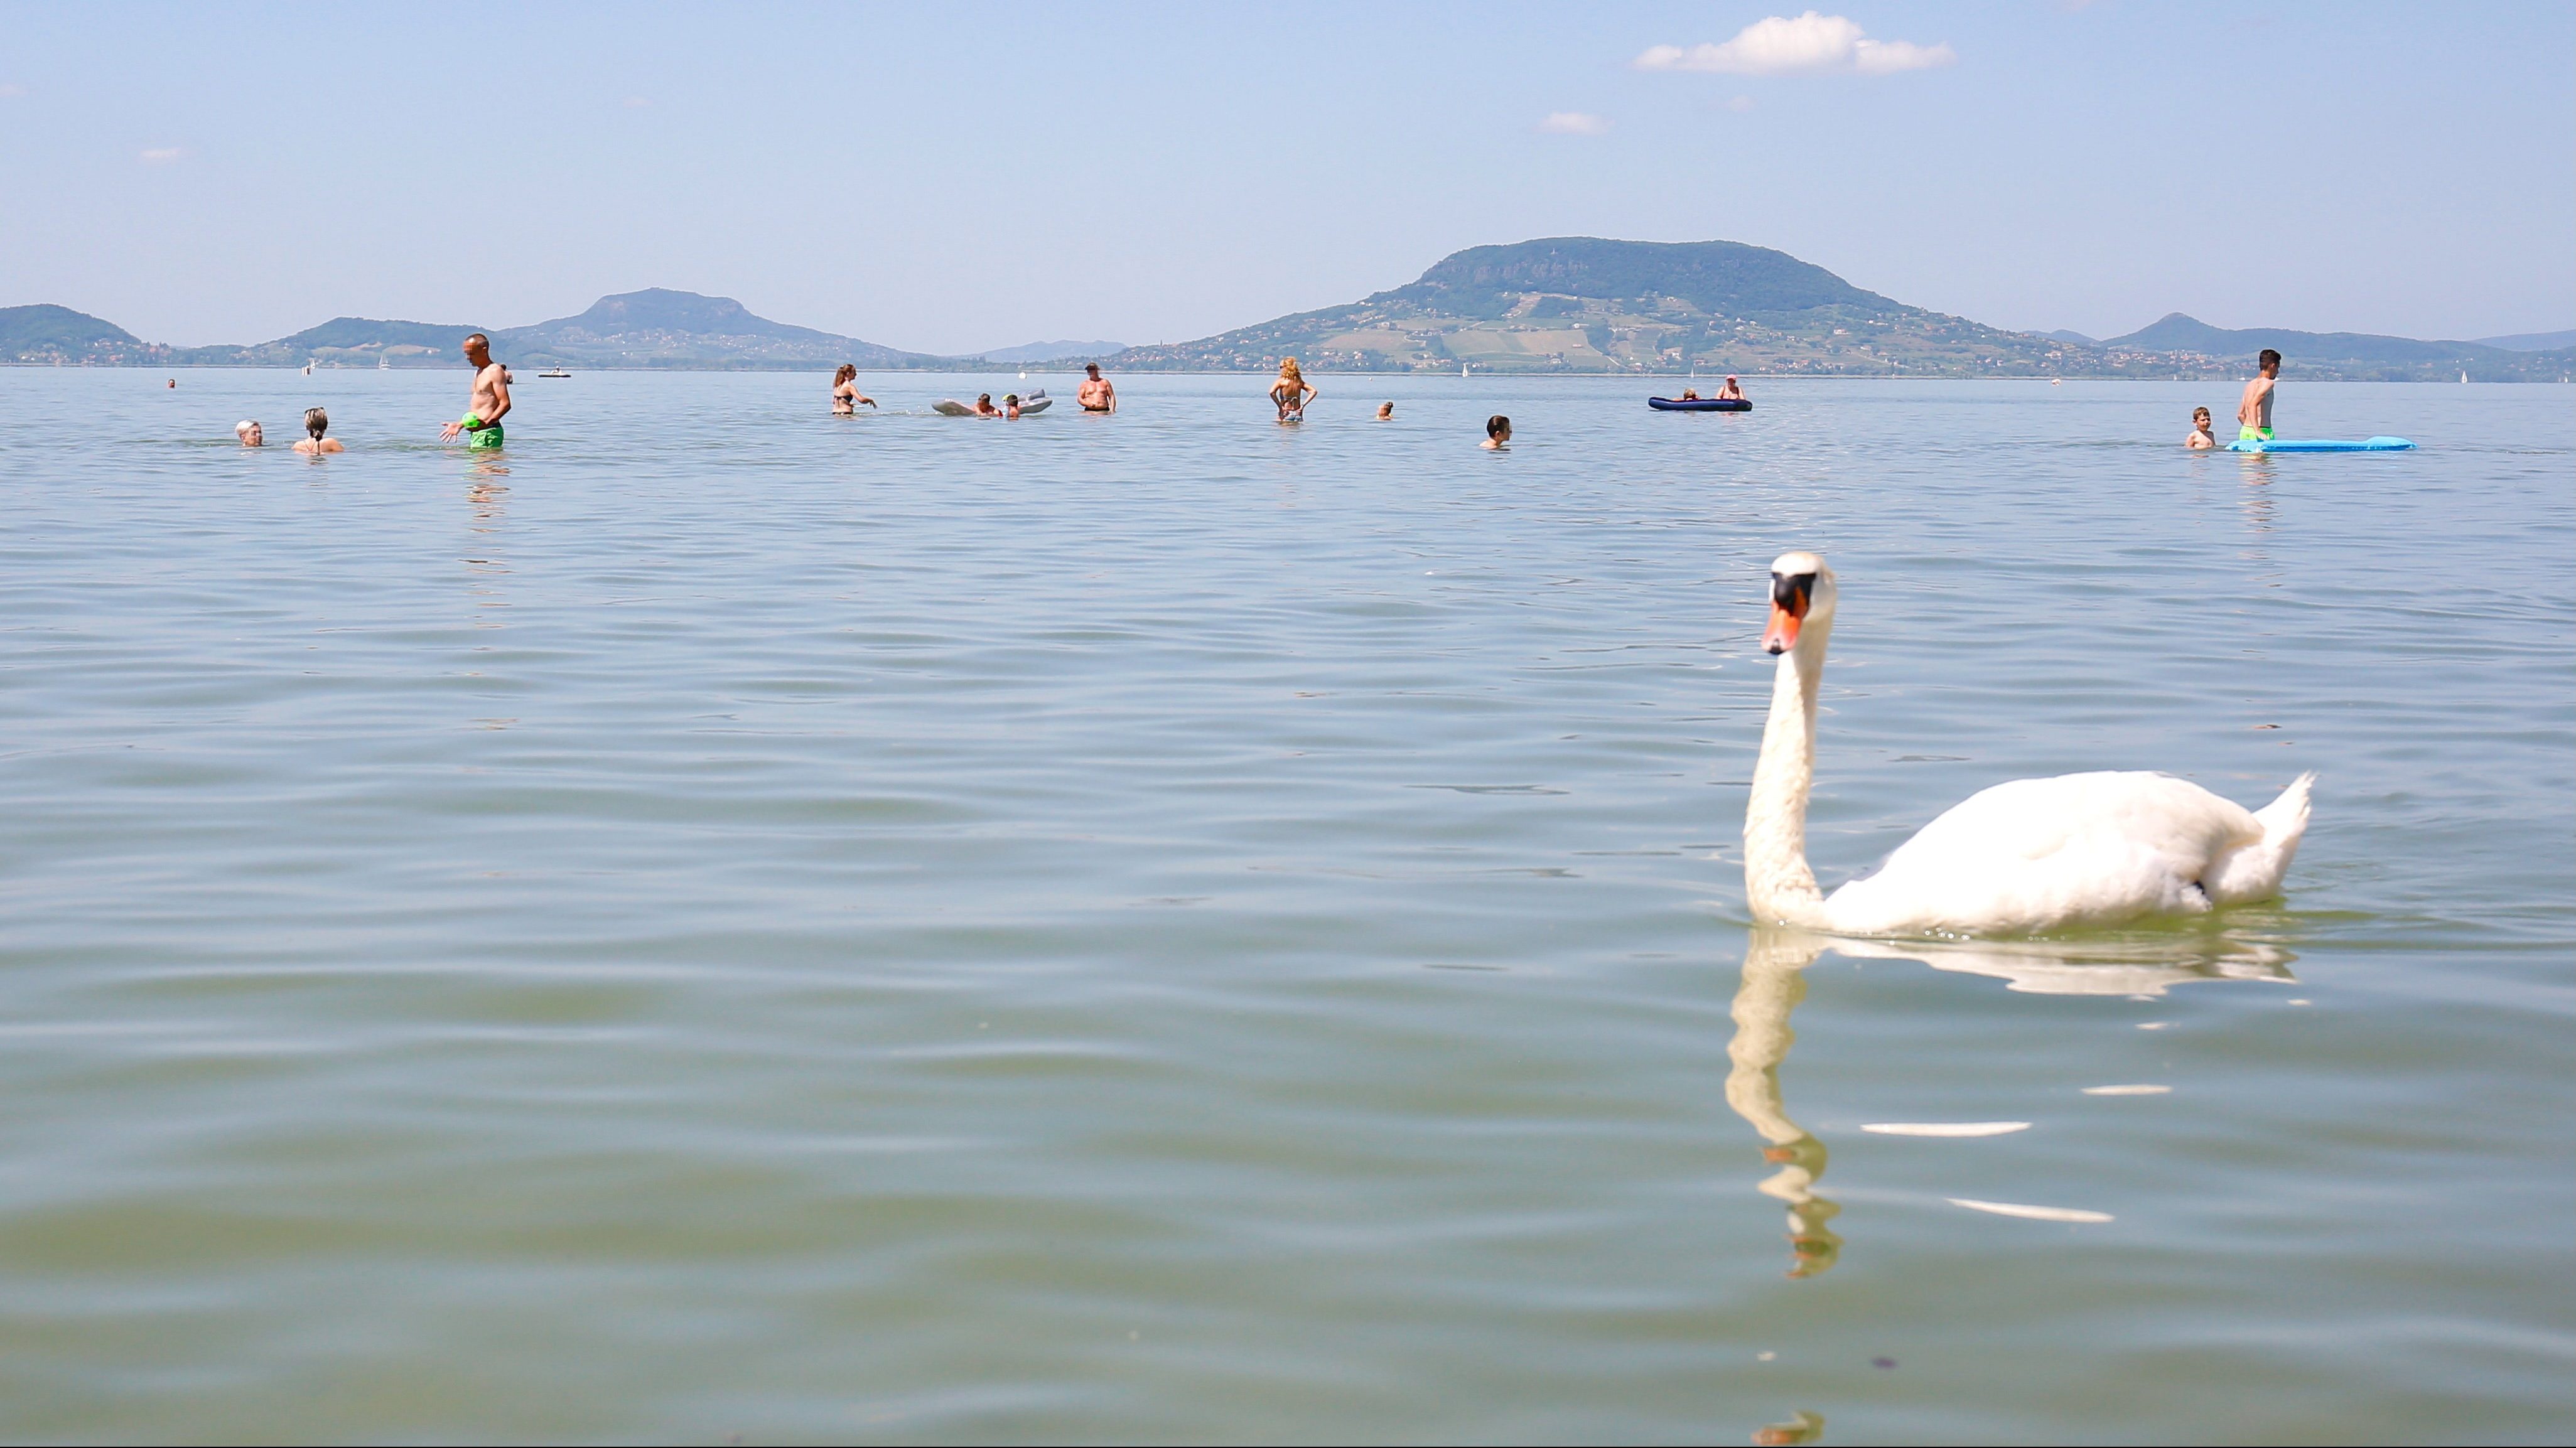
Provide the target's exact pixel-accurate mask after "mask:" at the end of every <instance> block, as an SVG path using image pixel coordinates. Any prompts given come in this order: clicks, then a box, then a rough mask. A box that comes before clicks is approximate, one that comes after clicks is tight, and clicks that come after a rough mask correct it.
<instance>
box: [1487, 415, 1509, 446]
mask: <svg viewBox="0 0 2576 1448" xmlns="http://www.w3.org/2000/svg"><path fill="white" fill-rule="evenodd" d="M1485 440H1486V441H1487V442H1510V441H1511V440H1512V420H1511V419H1510V418H1508V417H1505V416H1503V415H1502V414H1501V413H1499V412H1497V413H1495V414H1494V415H1493V416H1491V417H1489V418H1486V419H1485Z"/></svg>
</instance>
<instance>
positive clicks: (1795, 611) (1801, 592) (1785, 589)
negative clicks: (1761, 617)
mask: <svg viewBox="0 0 2576 1448" xmlns="http://www.w3.org/2000/svg"><path fill="white" fill-rule="evenodd" d="M1815 591H1816V575H1814V574H1812V573H1799V574H1783V573H1774V574H1772V575H1771V603H1772V606H1773V607H1775V608H1777V609H1779V610H1780V611H1781V612H1783V613H1786V614H1787V615H1789V617H1791V618H1805V617H1806V616H1807V600H1808V599H1809V598H1811V597H1813V596H1814V594H1815Z"/></svg>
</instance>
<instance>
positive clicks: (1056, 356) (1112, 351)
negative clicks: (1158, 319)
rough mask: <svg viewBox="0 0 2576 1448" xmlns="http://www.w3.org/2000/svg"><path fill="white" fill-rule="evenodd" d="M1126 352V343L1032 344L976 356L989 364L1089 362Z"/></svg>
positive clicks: (1004, 348)
mask: <svg viewBox="0 0 2576 1448" xmlns="http://www.w3.org/2000/svg"><path fill="white" fill-rule="evenodd" d="M1126 350H1127V344H1126V343H1124V342H1030V343H1027V344H1025V345H1023V346H1018V347H997V348H995V349H993V350H992V351H990V352H978V353H976V354H975V355H977V356H979V357H981V358H983V359H984V360H985V361H987V362H1066V361H1074V362H1088V361H1091V360H1093V359H1095V358H1100V357H1111V356H1115V355H1117V354H1118V353H1120V352H1124V351H1126Z"/></svg>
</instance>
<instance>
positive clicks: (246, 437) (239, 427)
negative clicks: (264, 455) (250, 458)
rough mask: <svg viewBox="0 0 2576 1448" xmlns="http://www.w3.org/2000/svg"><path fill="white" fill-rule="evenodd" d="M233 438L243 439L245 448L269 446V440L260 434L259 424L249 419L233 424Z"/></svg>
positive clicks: (242, 442)
mask: <svg viewBox="0 0 2576 1448" xmlns="http://www.w3.org/2000/svg"><path fill="white" fill-rule="evenodd" d="M233 436H235V437H237V438H240V439H241V445H242V446H243V447H266V446H268V438H267V436H266V435H264V434H263V433H261V432H260V430H259V424H258V423H257V422H255V421H253V420H252V419H250V418H247V417H245V418H243V419H242V420H241V421H239V422H236V423H234V424H233Z"/></svg>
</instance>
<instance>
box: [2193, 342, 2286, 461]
mask: <svg viewBox="0 0 2576 1448" xmlns="http://www.w3.org/2000/svg"><path fill="white" fill-rule="evenodd" d="M2254 364H2255V368H2256V372H2255V377H2254V380H2253V381H2251V382H2248V383H2246V384H2245V395H2244V396H2243V397H2241V398H2238V399H2237V402H2236V440H2237V441H2238V442H2270V441H2271V440H2272V389H2273V387H2274V386H2275V385H2276V384H2278V383H2279V382H2280V380H2281V354H2280V353H2278V352H2276V351H2274V350H2273V349H2271V348H2269V347H2266V348H2264V349H2263V350H2262V352H2261V353H2260V354H2259V355H2257V356H2256V357H2255V359H2254ZM2182 445H2183V446H2184V447H2187V448H2192V449H2195V450H2197V449H2203V448H2214V447H2217V446H2218V445H2219V443H2218V434H2217V433H2215V432H2213V431H2211V430H2210V425H2209V409H2208V408H2206V407H2195V408H2193V409H2192V410H2191V436H2189V437H2186V438H2184V439H2183V440H2182Z"/></svg>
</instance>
